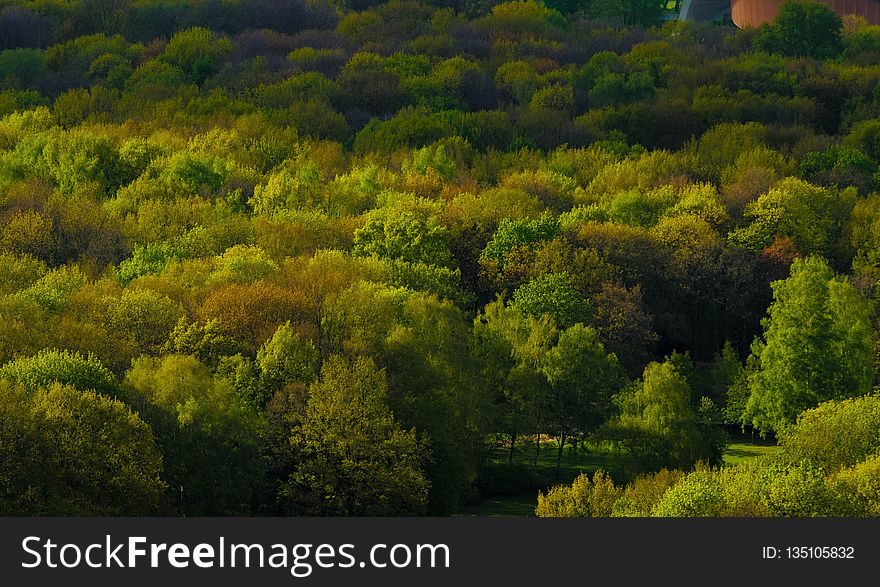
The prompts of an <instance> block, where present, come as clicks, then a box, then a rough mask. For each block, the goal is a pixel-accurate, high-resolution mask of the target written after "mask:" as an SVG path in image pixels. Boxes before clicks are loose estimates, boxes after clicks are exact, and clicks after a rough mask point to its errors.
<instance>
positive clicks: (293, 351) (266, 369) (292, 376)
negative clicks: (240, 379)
mask: <svg viewBox="0 0 880 587" xmlns="http://www.w3.org/2000/svg"><path fill="white" fill-rule="evenodd" d="M257 364H258V365H259V367H260V371H261V373H262V376H263V384H264V385H265V386H266V387H267V388H268V390H271V391H270V393H272V392H273V391H275V390H277V389H279V388H281V387H283V386H285V385H287V384H288V383H293V382H299V383H304V384H309V383H311V382H312V381H313V380H314V379H315V377H316V369H317V364H318V353H317V351H316V350H315V345H313V344H312V343H311V341H304V340H302V339H301V338H300V336H299V334H298V333H297V332H296V331H294V330H293V328H291V327H290V322H287V323H285V324H282V325H281V326H279V327H278V330H276V331H275V334H273V335H272V338H270V339H269V340H267V341H266V344H264V345H263V346H262V347H260V350H259V351H257Z"/></svg>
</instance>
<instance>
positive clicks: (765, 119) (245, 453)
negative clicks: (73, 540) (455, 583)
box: [0, 0, 880, 516]
mask: <svg viewBox="0 0 880 587" xmlns="http://www.w3.org/2000/svg"><path fill="white" fill-rule="evenodd" d="M663 16H664V8H663V6H662V5H658V4H657V3H656V2H646V1H645V0H555V1H553V2H550V1H548V2H546V3H541V2H536V1H534V0H526V1H514V2H506V3H498V4H495V3H493V2H491V1H484V2H480V1H479V0H437V1H436V2H428V1H422V2H417V1H411V0H392V1H391V2H389V3H386V4H382V3H379V2H374V1H372V0H347V1H346V0H340V1H339V2H337V3H331V2H327V1H326V0H271V1H270V0H257V1H244V0H186V1H184V0H73V1H61V0H32V1H11V0H0V515H159V514H162V515H187V516H193V515H422V514H429V515H449V514H454V513H456V512H459V511H460V510H461V508H462V507H463V506H464V505H465V504H467V503H472V502H475V501H478V500H479V499H480V498H481V497H486V496H492V495H504V494H505V493H511V492H515V491H522V490H523V488H525V490H528V491H532V495H538V489H543V488H544V487H546V485H544V486H543V487H542V486H540V484H538V485H534V484H533V482H534V471H533V470H532V464H530V463H529V462H528V459H526V460H525V461H523V460H521V459H514V454H515V453H516V452H517V451H523V450H526V451H528V452H529V454H531V451H532V450H534V451H535V454H536V456H535V459H536V460H537V455H538V454H539V453H541V451H543V454H544V455H546V454H548V451H550V454H552V458H553V459H555V462H556V474H557V476H558V474H559V467H560V462H561V461H562V460H563V459H564V458H565V456H566V454H568V452H570V451H576V450H599V449H600V447H601V450H604V451H606V452H609V454H611V461H609V462H610V463H611V464H610V465H609V466H607V467H605V468H604V469H605V470H600V471H597V472H590V474H584V475H581V476H579V477H578V478H577V479H576V480H575V481H574V483H573V484H568V483H564V484H558V485H556V486H555V487H552V488H550V489H549V490H547V491H544V492H541V493H540V495H539V496H538V502H537V514H538V515H542V516H557V515H562V516H590V515H594V516H610V515H624V516H626V515H635V516H648V515H659V516H706V515H711V516H714V515H783V516H785V515H794V516H805V515H853V516H863V515H880V453H878V451H880V432H878V431H880V395H877V394H875V393H873V392H872V389H873V387H874V384H875V374H876V372H877V366H878V361H880V354H878V352H877V345H876V339H877V334H878V332H880V323H878V319H880V315H878V311H880V310H878V306H877V305H876V303H875V302H876V300H877V298H878V297H880V287H878V281H880V27H875V26H868V25H866V23H865V22H864V21H863V20H860V19H859V18H853V17H847V18H845V19H843V20H842V19H841V18H839V17H838V16H836V15H835V14H834V13H833V12H831V11H830V10H829V9H827V8H825V7H824V6H823V5H819V4H810V3H806V4H801V3H787V4H785V5H784V6H783V8H782V9H781V11H780V14H779V16H778V17H777V19H776V20H775V21H774V22H773V23H771V24H769V25H764V26H762V27H761V28H758V29H744V30H738V29H736V28H733V27H730V26H725V25H719V24H702V25H696V24H693V23H686V22H679V21H668V22H665V21H664V20H663ZM740 430H745V431H746V433H747V434H749V433H752V432H754V433H755V434H757V435H759V436H763V437H766V438H768V439H771V440H772V441H774V442H775V441H778V442H779V444H780V445H781V448H780V449H779V450H778V451H776V452H774V453H773V454H772V455H768V456H767V457H762V458H755V459H750V460H748V461H746V462H743V463H740V464H736V465H731V464H730V463H725V461H724V453H725V449H726V447H727V444H728V441H729V437H730V434H737V433H740V432H739V431H740ZM585 447H586V448H585ZM591 447H592V448H591ZM569 480H570V479H569Z"/></svg>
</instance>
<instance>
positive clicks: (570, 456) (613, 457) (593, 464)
mask: <svg viewBox="0 0 880 587" xmlns="http://www.w3.org/2000/svg"><path fill="white" fill-rule="evenodd" d="M731 441H732V442H731V444H729V445H728V447H727V450H726V451H725V452H724V462H725V463H726V464H728V465H735V464H738V463H741V462H743V461H745V460H747V459H751V458H755V457H759V456H764V455H770V454H773V453H775V452H776V451H778V450H779V446H777V445H776V444H775V443H772V442H768V441H765V440H762V439H760V438H757V437H756V438H755V439H754V441H752V439H751V437H750V436H748V435H735V436H733V437H732V438H731ZM534 454H535V453H534V447H522V448H518V449H517V450H516V451H515V452H514V461H516V462H520V463H527V464H531V463H532V462H533V459H534ZM497 458H498V459H499V460H501V459H506V458H507V455H506V453H505V452H504V451H502V450H499V451H498V453H497ZM621 464H622V463H621V455H620V454H619V453H615V452H614V451H613V450H612V449H611V448H610V447H609V446H607V445H604V446H603V445H589V446H586V447H584V449H582V450H574V449H569V448H566V449H565V451H564V452H563V456H562V463H561V466H560V469H559V479H554V474H555V472H556V443H555V442H553V441H550V442H545V443H542V445H541V451H540V453H539V455H538V463H537V467H536V469H535V470H536V471H537V473H538V475H539V477H540V479H541V482H542V485H543V486H544V487H545V488H546V487H552V486H553V485H557V484H561V483H571V482H572V481H573V480H574V479H575V477H577V476H578V475H580V474H581V473H583V472H587V473H594V472H595V471H596V470H598V469H604V470H606V471H612V472H613V471H614V470H615V469H616V468H619V467H620V466H621ZM537 500H538V490H535V491H529V492H525V493H520V494H516V495H505V496H498V497H493V498H490V499H484V500H480V501H478V502H475V503H472V504H468V505H466V506H464V507H463V508H462V511H461V513H462V515H465V516H532V515H534V513H535V506H536V505H537Z"/></svg>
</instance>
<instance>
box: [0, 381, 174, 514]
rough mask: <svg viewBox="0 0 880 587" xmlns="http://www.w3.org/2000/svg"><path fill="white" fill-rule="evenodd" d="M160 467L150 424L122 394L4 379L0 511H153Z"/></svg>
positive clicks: (0, 413) (158, 505) (158, 493)
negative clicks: (110, 395)
mask: <svg viewBox="0 0 880 587" xmlns="http://www.w3.org/2000/svg"><path fill="white" fill-rule="evenodd" d="M161 470H162V454H161V453H160V452H159V449H158V448H157V446H156V443H155V441H154V439H153V433H152V431H151V430H150V427H149V426H148V425H147V424H145V423H144V422H143V421H142V420H141V419H140V418H139V417H138V415H137V414H135V413H133V412H132V411H131V409H130V408H129V407H128V406H126V405H125V404H123V403H122V402H120V401H118V400H114V399H110V398H107V397H104V396H101V395H98V394H96V393H95V392H93V391H81V390H79V389H75V388H73V387H69V386H64V385H61V384H59V383H53V384H51V385H49V386H48V387H45V388H43V387H41V388H37V389H33V390H30V391H25V388H24V387H22V386H16V385H13V384H12V383H10V382H8V381H2V380H0V514H2V515H7V516H8V515H13V516H22V515H50V516H59V515H62V516H100V515H105V516H106V515H117V516H118V515H127V516H131V515H155V514H157V513H159V512H160V511H161V510H160V508H161V505H162V494H163V491H164V488H165V484H164V482H163V481H162V480H161V479H160V472H161Z"/></svg>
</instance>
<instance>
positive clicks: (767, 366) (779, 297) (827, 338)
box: [743, 257, 874, 433]
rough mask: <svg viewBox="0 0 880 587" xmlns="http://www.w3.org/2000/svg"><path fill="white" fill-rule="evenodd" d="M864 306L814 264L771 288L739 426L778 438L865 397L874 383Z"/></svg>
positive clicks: (813, 260)
mask: <svg viewBox="0 0 880 587" xmlns="http://www.w3.org/2000/svg"><path fill="white" fill-rule="evenodd" d="M870 312H871V308H870V304H869V302H868V301H866V300H865V299H864V298H862V296H861V295H859V293H858V292H857V291H856V290H855V288H854V287H853V286H852V285H851V284H850V283H849V281H848V280H846V279H845V278H843V279H842V278H838V277H836V276H835V275H834V272H833V271H832V270H831V268H830V267H829V266H828V264H827V263H826V262H825V261H824V260H823V259H822V258H820V257H808V258H806V259H798V260H796V261H795V262H794V264H793V265H792V266H791V275H790V276H789V278H788V279H785V280H782V281H777V282H774V283H773V303H772V304H771V306H770V308H769V310H768V312H767V318H765V319H764V321H763V325H764V335H763V339H756V340H755V343H754V344H753V348H752V354H753V355H754V356H755V357H756V359H757V369H756V370H755V371H754V372H753V373H752V374H751V377H750V381H749V384H750V387H751V391H752V392H751V397H750V398H749V401H748V404H747V406H746V412H745V414H744V416H743V421H744V422H747V423H751V424H753V425H754V426H755V427H757V428H758V429H760V430H761V431H762V432H765V433H766V432H769V431H771V430H774V431H780V430H782V429H784V428H785V427H786V426H788V425H790V424H793V423H794V422H795V420H796V418H797V415H798V414H799V413H801V412H802V411H804V410H806V409H808V408H812V407H815V406H816V405H818V404H819V403H821V402H823V401H825V400H829V399H843V398H847V397H855V396H859V395H864V394H865V393H868V392H869V391H870V389H871V384H872V383H873V380H874V368H873V364H872V359H871V357H872V351H873V343H872V339H871V322H870Z"/></svg>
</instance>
